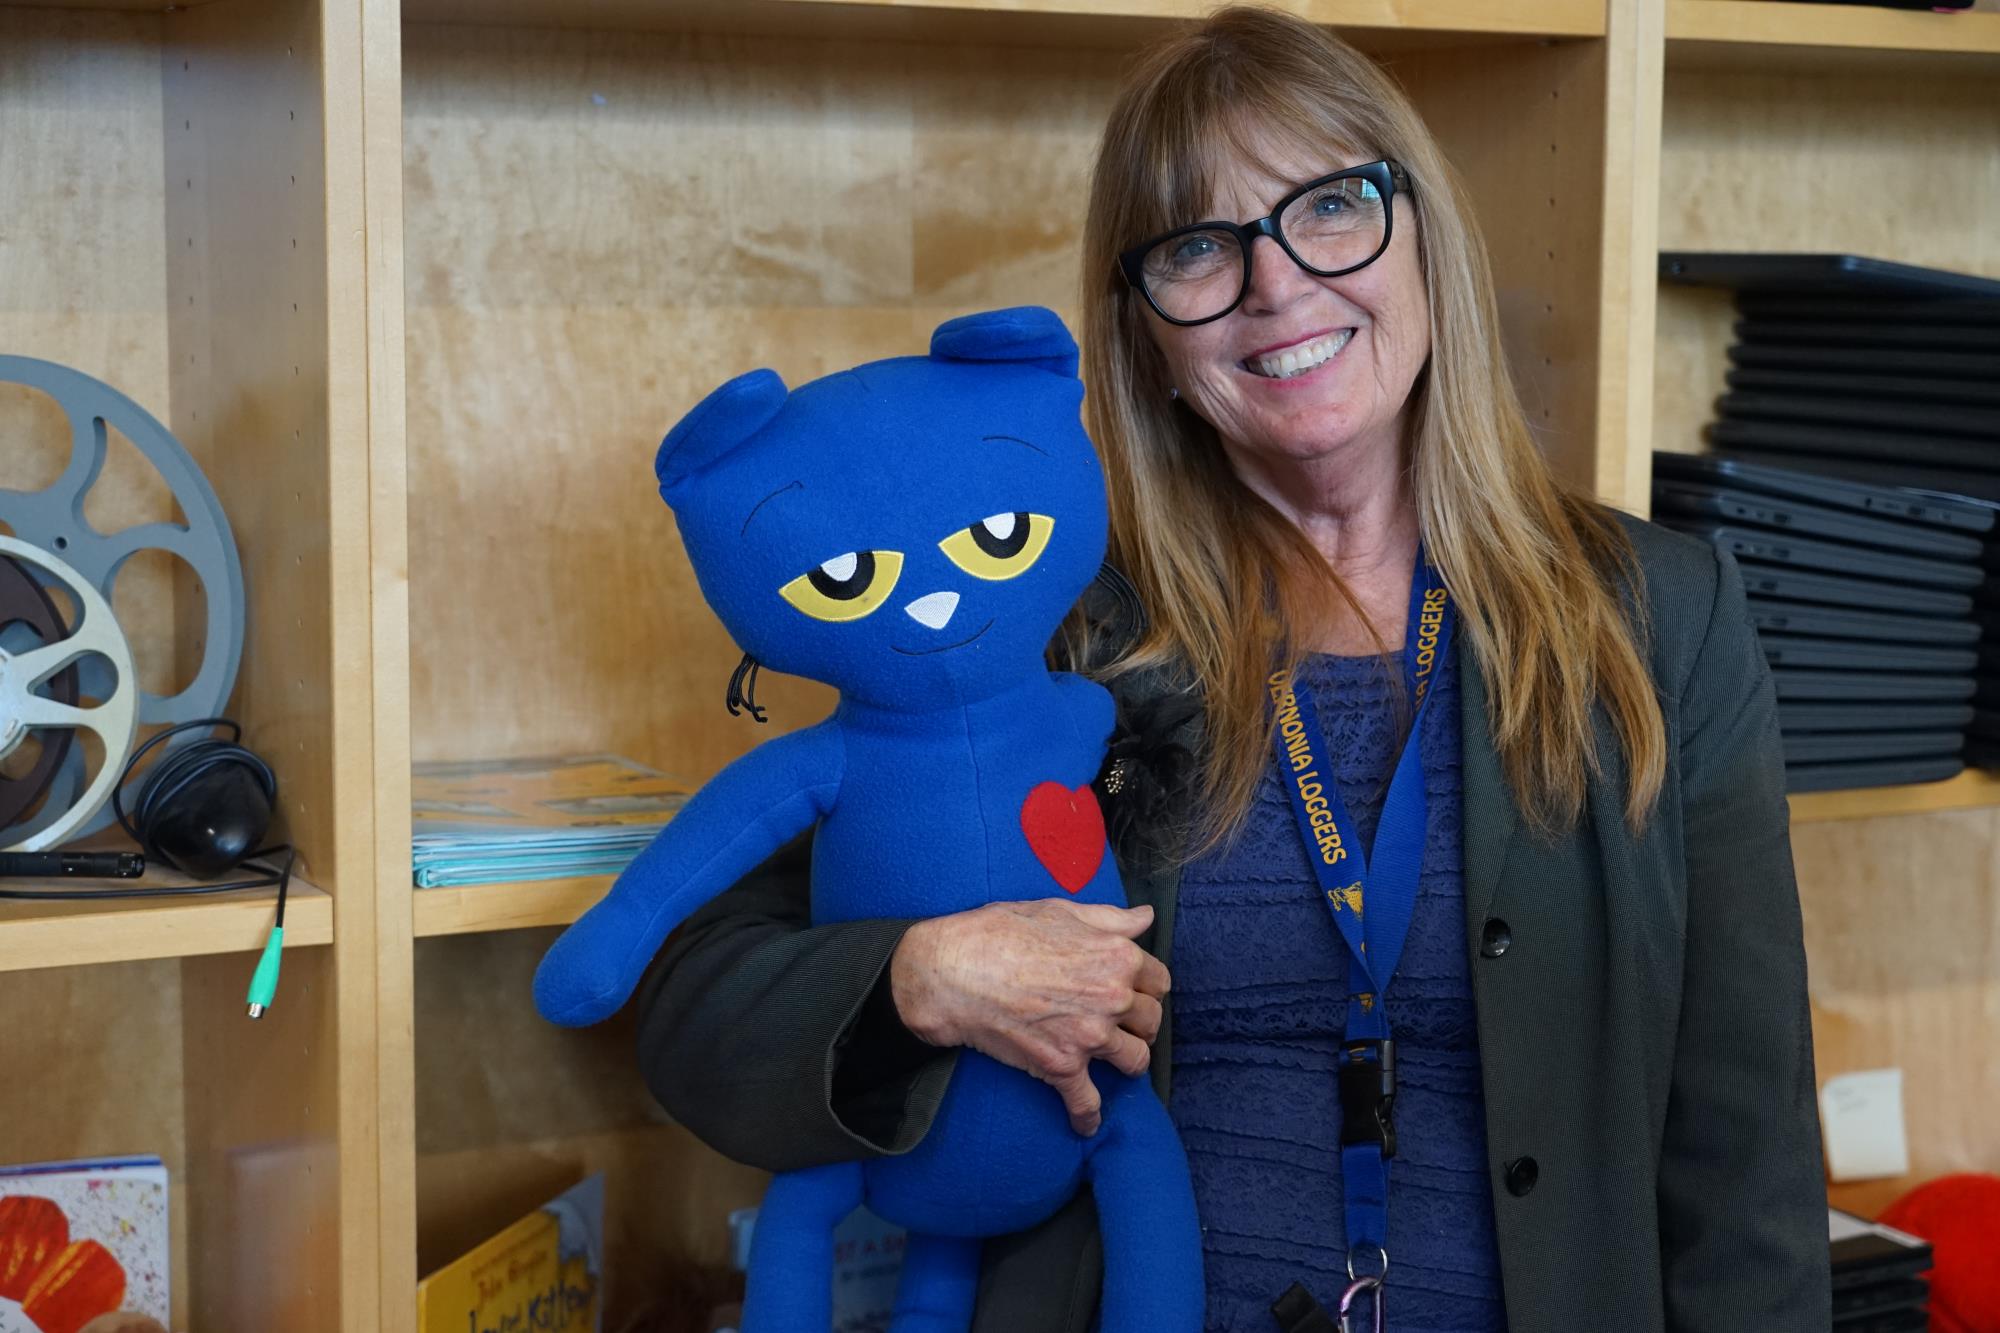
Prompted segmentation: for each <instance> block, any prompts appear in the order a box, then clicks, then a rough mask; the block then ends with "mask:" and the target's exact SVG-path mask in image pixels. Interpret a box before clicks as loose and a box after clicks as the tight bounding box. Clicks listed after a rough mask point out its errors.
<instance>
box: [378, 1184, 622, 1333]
mask: <svg viewBox="0 0 2000 1333" xmlns="http://www.w3.org/2000/svg"><path fill="white" fill-rule="evenodd" d="M603 1290H604V1176H603V1173H601V1172H600V1173H598V1174H597V1175H593V1176H591V1177H589V1178H588V1179H586V1180H584V1181H582V1182H580V1183H578V1184H576V1185H574V1186H572V1187H571V1188H570V1189H568V1190H565V1191H564V1192H563V1193H562V1194H561V1195H559V1196H558V1197H557V1198H555V1199H552V1200H551V1201H549V1202H548V1203H545V1204H543V1205H542V1206H541V1207H540V1208H538V1209H536V1210H535V1211H534V1212H532V1213H530V1214H528V1215H527V1216H526V1217H524V1218H522V1219H521V1220H520V1221H518V1222H516V1223H514V1224H513V1225H512V1226H510V1227H508V1228H507V1229H506V1230H505V1231H502V1232H501V1233H500V1234H499V1235H497V1236H494V1237H493V1238H492V1239H490V1240H487V1241H484V1242H482V1243H481V1244H479V1245H477V1246H475V1247H473V1248H472V1249H471V1250H469V1251H467V1252H466V1253H465V1254H463V1255H460V1256H459V1257H458V1258H457V1259H455V1260H453V1261H452V1262H451V1263H449V1264H446V1265H445V1266H444V1267H443V1268H440V1269H438V1270H437V1271H436V1272H435V1273H432V1274H431V1275H430V1276H428V1277H426V1278H424V1279H423V1280H422V1281H421V1282H419V1283H418V1284H417V1333H530V1331H531V1330H532V1333H603V1329H604V1322H603V1321H604V1298H603Z"/></svg>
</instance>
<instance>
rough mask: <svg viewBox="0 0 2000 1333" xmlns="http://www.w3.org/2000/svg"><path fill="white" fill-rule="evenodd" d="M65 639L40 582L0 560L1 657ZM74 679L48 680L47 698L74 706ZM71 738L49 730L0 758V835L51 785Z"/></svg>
mask: <svg viewBox="0 0 2000 1333" xmlns="http://www.w3.org/2000/svg"><path fill="white" fill-rule="evenodd" d="M68 637H69V626H67V625H65V624H64V623H63V618H62V612H61V611H59V610H58V609H57V608H56V604H55V603H54V602H53V601H51V600H50V599H49V595H48V593H47V592H45V591H44V590H43V588H42V581H41V580H40V579H39V578H37V577H36V576H35V575H34V574H32V573H30V572H29V571H28V570H27V569H26V568H24V567H23V566H22V565H21V564H20V563H18V562H17V561H15V560H13V559H12V558H10V557H8V556H0V653H11V654H14V655H16V656H18V655H20V654H22V653H25V652H27V651H29V650H30V649H34V648H41V647H44V646H46V645H48V644H51V643H55V642H56V641H58V640H60V639H66V638H68ZM76 676H77V672H76V667H75V665H73V664H72V665H70V666H66V667H64V668H63V669H62V670H61V671H58V672H57V673H56V674H55V675H53V676H51V677H49V679H48V681H47V684H46V686H45V688H44V693H45V695H46V697H48V698H50V699H54V700H55V701H56V702H57V703H64V704H74V703H75V702H76V700H77V682H76ZM73 737H74V733H73V732H71V731H69V730H67V729H63V728H52V729H51V730H49V731H48V732H46V733H44V734H42V735H40V736H33V737H23V738H22V739H21V740H19V741H17V742H16V743H15V746H14V748H13V751H12V753H10V754H6V755H0V836H4V834H5V833H6V831H7V830H8V829H11V828H13V827H14V826H15V825H16V824H19V823H21V822H22V816H24V815H26V814H27V813H28V812H29V811H31V810H33V809H34V808H35V802H36V801H38V800H40V799H41V797H42V794H43V793H44V792H46V791H47V790H48V789H49V786H50V784H52V783H53V782H54V781H55V777H56V769H57V768H58V767H59V766H60V765H61V763H62V761H63V756H64V755H66V754H68V753H69V747H70V741H71V740H72V739H73Z"/></svg>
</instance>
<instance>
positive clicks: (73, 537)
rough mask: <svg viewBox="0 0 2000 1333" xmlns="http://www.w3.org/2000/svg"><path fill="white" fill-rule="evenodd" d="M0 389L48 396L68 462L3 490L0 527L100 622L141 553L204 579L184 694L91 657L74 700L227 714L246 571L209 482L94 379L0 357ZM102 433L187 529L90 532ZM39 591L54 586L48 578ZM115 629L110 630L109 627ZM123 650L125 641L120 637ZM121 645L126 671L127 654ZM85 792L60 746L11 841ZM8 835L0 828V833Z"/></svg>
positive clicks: (165, 717) (171, 442) (132, 407)
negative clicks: (42, 790)
mask: <svg viewBox="0 0 2000 1333" xmlns="http://www.w3.org/2000/svg"><path fill="white" fill-rule="evenodd" d="M0 383H14V384H23V385H26V386H28V387H29V388H33V389H39V390H40V391H41V392H43V393H45V394H47V395H48V396H49V397H50V398H52V399H54V400H55V402H56V404H57V405H58V406H59V407H60V408H61V409H62V411H63V414H64V416H65V417H66V418H67V419H68V421H69V427H70V456H69V463H68V466H66V467H65V468H64V469H63V473H62V475H61V476H60V477H58V478H57V479H56V482H55V484H54V485H52V486H50V487H49V488H48V489H46V490H41V491H32V492H30V491H14V490H5V489H0V523H5V524H7V525H8V526H9V527H11V528H12V529H13V530H14V536H15V537H16V538H17V539H18V540H20V541H22V542H25V543H27V544H28V545H29V546H30V547H31V548H38V550H39V553H41V554H42V555H43V556H44V557H49V558H54V559H56V560H58V561H60V562H66V565H65V567H66V568H69V569H71V570H73V571H75V572H78V573H80V574H81V575H82V576H83V578H84V579H85V581H86V582H88V583H89V585H90V586H91V588H92V589H93V590H94V591H95V592H96V593H97V594H98V596H99V597H100V598H102V599H103V601H104V602H105V604H106V608H107V609H106V611H105V613H104V617H103V619H104V620H105V621H107V622H108V621H110V619H111V616H110V611H109V609H108V608H109V602H110V598H111V589H112V585H113V584H114V583H115V582H116V580H117V578H118V572H119V570H120V569H121V568H123V566H124V564H125V562H126V561H127V560H130V559H131V558H132V557H133V556H134V555H137V554H138V553H139V552H141V551H146V550H164V551H168V552H170V553H172V554H173V555H176V556H178V557H179V558H180V559H181V560H182V561H184V562H185V563H186V564H187V566H188V567H189V568H190V569H192V570H193V571H194V572H195V575H196V576H197V577H198V578H199V579H200V581H201V588H202V595H203V599H204V601H205V602H206V605H207V621H206V624H205V626H204V632H203V638H202V654H201V666H200V669H199V670H198V671H197V672H196V673H195V675H194V678H193V679H192V680H191V681H189V683H188V684H187V686H186V687H185V688H184V689H182V690H181V691H180V692H179V693H178V694H174V695H171V696H161V695H156V694H151V693H148V692H146V691H143V690H140V689H138V687H137V683H136V680H135V679H134V678H133V677H132V676H131V675H130V674H129V666H128V669H127V672H126V673H123V674H119V675H117V676H116V677H115V678H114V675H113V671H112V668H111V666H110V662H109V658H108V656H107V655H106V654H104V653H101V652H98V653H91V654H89V655H87V656H85V657H84V658H82V659H81V660H80V661H78V663H77V671H78V677H79V679H78V684H79V687H80V690H81V693H82V695H83V696H85V697H90V698H97V699H111V698H114V697H116V696H117V695H118V694H122V693H123V692H125V691H126V690H127V689H128V688H129V689H130V690H132V691H133V694H134V699H135V703H136V708H137V722H138V724H139V725H142V726H151V725H155V724H171V723H177V722H191V721H193V720H195V719H196V718H203V717H214V716H217V715H219V714H221V713H223V712H226V711H227V704H228V702H229V694H230V691H231V690H232V689H234V688H235V685H236V671H237V667H238V666H239V665H240V664H241V662H242V658H243V627H244V614H245V602H244V596H243V565H242V561H241V560H240V559H239V558H238V555H237V551H236V539H235V536H234V534H233V533H232V532H231V531H230V527H229V519H228V517H227V516H226V515H225V514H224V513H223V511H222V503H221V501H219V500H218V499H216V496H215V491H214V489H213V488H211V487H210V486H209V484H208V479H207V478H206V477H204V476H203V475H202V472H201V469H200V468H199V467H197V466H196V465H195V461H194V459H193V458H192V457H190V456H189V454H188V452H187V450H186V449H185V448H183V447H182V446H181V443H180V441H178V440H176V439H175V438H174V437H173V435H172V433H171V432H169V431H168V430H167V428H166V427H165V426H163V425H161V424H160V422H159V420H158V419H157V418H155V417H154V416H153V415H152V414H151V413H149V412H148V411H146V409H144V408H143V407H140V406H139V405H138V404H137V403H135V402H133V401H132V399H130V398H128V397H126V396H125V395H124V394H122V393H120V392H118V390H116V389H114V388H112V387H111V386H110V385H108V384H106V383H104V382H103V381H102V380H98V379H94V378H92V377H91V376H89V375H86V374H84V373H83V372H81V371H78V370H72V369H70V368H69V367H67V366H60V365H57V364H56V363H55V362H53V361H39V360H36V359H34V358H32V357H25V356H0ZM107 427H108V428H110V429H115V430H116V431H117V432H118V433H119V434H120V435H122V436H124V437H125V438H126V439H127V440H129V441H131V443H132V445H133V446H134V447H135V448H137V449H138V450H139V452H140V453H141V454H143V455H144V456H145V457H146V459H147V461H148V462H150V463H151V464H152V465H153V468H154V469H155V470H156V471H157V472H158V473H159V474H160V477H161V479H162V480H164V481H165V482H166V484H167V488H168V489H169V491H171V492H172V495H173V499H174V503H175V504H176V505H177V506H178V507H179V509H180V512H181V513H182V514H183V515H185V516H186V518H187V523H186V525H185V526H183V525H182V524H179V523H142V524H138V525H136V526H133V527H130V528H126V529H124V530H122V531H119V532H112V533H102V532H99V531H97V529H95V528H94V527H92V526H91V525H90V523H89V521H88V520H87V519H86V518H85V517H84V513H83V509H84V503H85V501H86V499H87V498H88V497H89V494H90V489H91V487H92V486H93V485H95V484H96V481H97V478H98V475H99V473H100V472H101V471H102V470H103V467H104V460H105V457H106V454H107V452H108V451H109V448H110V439H109V435H108V433H107ZM23 563H24V564H32V565H33V566H34V567H35V568H36V569H38V570H40V571H43V572H47V571H48V569H49V566H48V564H47V563H46V559H37V560H34V561H24V562H23ZM44 586H45V587H52V586H56V585H54V584H51V583H48V582H47V581H46V580H45V582H44ZM72 595H74V593H73V592H72ZM112 628H113V629H114V630H115V629H116V626H115V625H114V626H113V627H112ZM120 642H121V643H123V640H122V638H121V640H120ZM126 648H127V661H128V663H129V660H130V651H129V645H126ZM0 721H4V718H0ZM90 785H91V784H90V783H88V782H87V781H86V776H85V772H84V759H83V753H82V750H81V748H80V747H77V746H70V747H68V752H67V753H66V754H65V755H64V756H63V758H62V760H61V761H60V763H59V765H58V767H57V770H56V773H55V775H54V778H53V779H52V781H51V783H50V786H49V790H48V797H47V799H46V800H45V801H44V803H43V806H42V809H41V811H40V812H39V813H38V814H37V815H35V816H34V817H33V818H32V819H31V820H30V822H29V824H28V825H27V826H26V828H25V830H23V829H15V830H12V831H10V832H9V833H8V836H10V837H34V838H39V837H40V836H41V835H42V832H43V830H44V829H45V828H46V827H49V826H52V825H53V824H55V823H56V822H63V823H68V822H69V820H68V816H67V814H66V813H65V812H66V811H69V810H74V809H75V808H76V807H78V806H79V805H81V804H83V803H84V802H85V799H86V797H87V795H88V792H89V790H90ZM92 809H93V814H92V815H91V816H90V818H89V819H87V820H86V821H84V822H83V823H81V824H78V825H75V826H73V827H71V829H70V832H69V834H68V836H70V837H82V836H84V835H86V834H90V833H94V832H96V831H97V830H99V829H101V828H104V827H105V826H106V825H108V824H109V823H110V822H111V812H110V811H109V810H108V809H104V808H103V807H102V805H101V803H100V804H98V805H94V806H93V807H92ZM5 827H6V825H5V824H4V823H3V822H0V828H5ZM41 845H43V846H48V845H52V844H48V843H42V844H41Z"/></svg>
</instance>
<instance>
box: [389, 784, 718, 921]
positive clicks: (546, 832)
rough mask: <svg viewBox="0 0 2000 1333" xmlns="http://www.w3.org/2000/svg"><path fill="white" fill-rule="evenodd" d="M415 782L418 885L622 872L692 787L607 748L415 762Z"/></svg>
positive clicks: (414, 858)
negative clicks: (525, 756)
mask: <svg viewBox="0 0 2000 1333" xmlns="http://www.w3.org/2000/svg"><path fill="white" fill-rule="evenodd" d="M410 787H411V797H412V800H411V805H412V812H411V815H412V819H411V825H412V827H411V831H412V834H413V837H412V842H413V847H412V853H411V861H412V870H413V873H414V875H415V878H416V883H417V887H419V888H443V887H451V886H455V885H465V884H492V883H497V882H500V881H504V880H537V879H568V878H570V877H571V876H576V875H612V874H616V873H617V872H619V871H620V870H623V869H624V868H625V867H626V866H627V865H629V864H631V862H632V859H633V858H634V857H636V856H637V855H638V854H639V853H640V852H642V851H644V850H645V848H646V845H647V844H648V843H650V842H651V841H652V840H653V839H654V838H655V837H656V836H657V835H658V834H659V832H660V830H661V829H662V828H664V827H666V823H667V821H668V820H669V819H671V818H673V815H674V812H675V811H677V810H679V809H680V808H681V806H682V805H684V804H685V803H686V802H687V798H688V797H689V796H690V795H692V794H693V792H694V787H693V785H691V784H689V783H686V782H683V781H681V780H680V779H678V778H674V777H669V776H668V775H667V774H665V773H661V772H658V771H657V770H654V769H651V768H647V767H645V766H644V765H643V764H636V763H633V762H632V761H631V760H629V759H623V758H620V757H619V756H617V755H608V754H595V755H575V756H570V757H565V758H557V759H503V760H487V761H482V762H478V763H462V764H418V765H417V766H416V767H415V768H414V769H413V770H412V775H411V784H410Z"/></svg>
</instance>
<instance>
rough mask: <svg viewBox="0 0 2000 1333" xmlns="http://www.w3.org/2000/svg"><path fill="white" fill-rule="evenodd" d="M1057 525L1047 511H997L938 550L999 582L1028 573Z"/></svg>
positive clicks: (964, 567) (962, 566)
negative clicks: (1037, 512)
mask: <svg viewBox="0 0 2000 1333" xmlns="http://www.w3.org/2000/svg"><path fill="white" fill-rule="evenodd" d="M1055 526H1056V521H1055V520H1054V519H1052V518H1050V517H1049V516H1048V515H1047V514H1025V513H1012V514H994V515H993V516H991V517H990V518H982V519H980V520H979V521H978V522H977V523H974V524H973V525H972V526H971V527H967V528H960V529H959V530H958V531H957V532H954V533H952V534H951V536H949V537H946V538H945V539H944V540H943V541H941V542H939V543H938V549H939V550H941V551H943V552H944V553H945V555H946V556H947V557H948V558H949V559H950V560H951V562H952V563H953V564H954V565H957V566H958V567H959V568H960V569H962V570H964V571H965V572H966V573H968V574H970V575H972V577H974V578H976V579H987V580H990V581H992V582H996V583H997V582H999V581H1001V580H1003V579H1011V578H1014V577H1016V576H1017V575H1021V574H1025V573H1027V572H1028V569H1029V567H1030V566H1032V565H1033V564H1034V563H1035V561H1037V560H1039V559H1041V558H1042V552H1043V551H1044V550H1046V549H1047V548H1048V544H1049V534H1050V533H1051V532H1053V531H1055Z"/></svg>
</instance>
